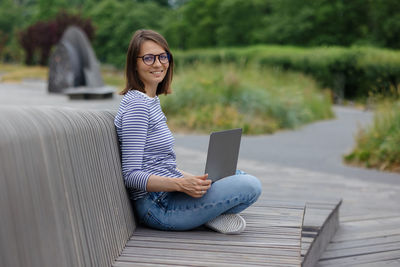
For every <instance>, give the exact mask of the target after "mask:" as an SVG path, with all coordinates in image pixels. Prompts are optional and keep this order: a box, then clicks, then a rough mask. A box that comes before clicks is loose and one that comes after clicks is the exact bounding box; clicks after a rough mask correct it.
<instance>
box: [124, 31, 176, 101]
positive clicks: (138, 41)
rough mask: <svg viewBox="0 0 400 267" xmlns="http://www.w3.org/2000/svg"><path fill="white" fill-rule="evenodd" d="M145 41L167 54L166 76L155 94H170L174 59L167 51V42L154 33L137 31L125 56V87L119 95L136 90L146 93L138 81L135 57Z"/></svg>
mask: <svg viewBox="0 0 400 267" xmlns="http://www.w3.org/2000/svg"><path fill="white" fill-rule="evenodd" d="M145 41H153V42H155V43H156V44H158V45H160V46H161V47H162V48H163V49H164V50H165V51H166V52H168V53H169V55H170V57H169V67H168V70H167V74H166V75H165V77H164V79H163V80H162V82H160V83H159V84H158V86H157V92H156V94H157V95H159V94H167V93H170V92H171V89H170V86H171V82H172V75H173V71H174V59H173V57H172V54H171V51H170V50H169V47H168V43H167V41H166V40H165V38H164V37H163V36H162V35H161V34H159V33H157V32H155V31H152V30H137V31H136V32H135V33H134V34H133V37H132V39H131V42H130V43H129V48H128V52H127V54H126V66H125V75H126V85H125V88H124V89H123V90H122V91H121V92H120V94H121V95H124V94H126V93H127V92H128V91H129V90H138V91H141V92H143V93H146V92H145V89H144V84H143V82H142V81H141V80H140V78H139V73H138V72H137V57H138V56H139V53H140V48H141V46H142V44H143V43H144V42H145Z"/></svg>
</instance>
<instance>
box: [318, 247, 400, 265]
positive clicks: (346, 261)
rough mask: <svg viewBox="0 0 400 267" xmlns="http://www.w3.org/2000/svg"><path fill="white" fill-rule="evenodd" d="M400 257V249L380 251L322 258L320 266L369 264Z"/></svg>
mask: <svg viewBox="0 0 400 267" xmlns="http://www.w3.org/2000/svg"><path fill="white" fill-rule="evenodd" d="M398 259H400V250H395V251H387V252H380V253H370V254H363V255H356V256H352V257H342V258H337V259H330V260H321V261H319V262H318V266H321V267H323V266H350V265H356V264H359V265H360V264H369V263H378V262H383V261H393V260H398Z"/></svg>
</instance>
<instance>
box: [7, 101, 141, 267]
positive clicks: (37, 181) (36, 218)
mask: <svg viewBox="0 0 400 267" xmlns="http://www.w3.org/2000/svg"><path fill="white" fill-rule="evenodd" d="M114 115H115V114H114V113H113V112H109V111H87V110H76V109H68V108H55V107H53V108H52V107H40V108H39V107H25V108H23V107H18V106H10V107H0V222H1V223H0V251H1V257H0V266H40V267H44V266H51V267H54V266H59V267H62V266H65V267H71V266H74V267H76V266H85V267H86V266H96V267H99V266H110V265H111V263H112V262H113V260H114V259H115V258H116V257H117V256H118V255H119V253H120V252H121V251H122V249H123V247H124V246H125V244H126V241H127V240H128V239H129V237H130V236H131V235H132V233H133V231H134V230H135V222H134V216H133V213H132V209H131V205H130V203H129V199H128V197H127V192H126V189H125V187H124V183H123V178H122V176H121V164H120V154H119V148H118V140H117V136H116V132H115V128H114V124H113V120H114Z"/></svg>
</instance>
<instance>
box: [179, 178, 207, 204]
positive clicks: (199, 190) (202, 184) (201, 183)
mask: <svg viewBox="0 0 400 267" xmlns="http://www.w3.org/2000/svg"><path fill="white" fill-rule="evenodd" d="M207 178H208V174H204V175H200V176H195V175H193V176H185V178H183V179H179V187H180V190H179V191H180V192H183V193H185V194H187V195H189V196H191V197H195V198H199V197H202V196H203V195H204V194H205V193H207V190H208V189H209V188H210V187H211V180H208V179H207Z"/></svg>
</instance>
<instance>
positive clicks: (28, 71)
mask: <svg viewBox="0 0 400 267" xmlns="http://www.w3.org/2000/svg"><path fill="white" fill-rule="evenodd" d="M0 73H2V74H1V79H0V81H1V82H13V83H14V82H21V81H22V80H24V79H41V80H46V79H47V77H48V68H47V67H39V66H24V65H17V64H15V65H14V64H0Z"/></svg>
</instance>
